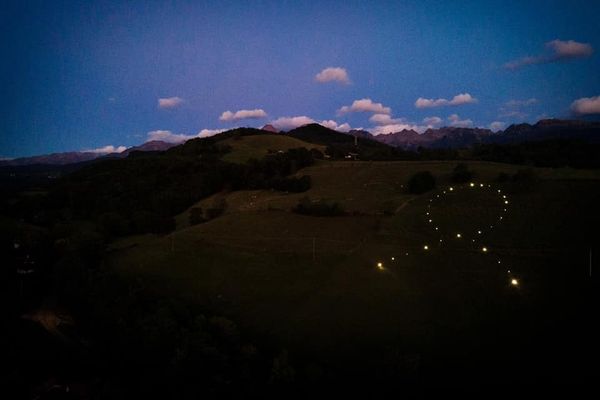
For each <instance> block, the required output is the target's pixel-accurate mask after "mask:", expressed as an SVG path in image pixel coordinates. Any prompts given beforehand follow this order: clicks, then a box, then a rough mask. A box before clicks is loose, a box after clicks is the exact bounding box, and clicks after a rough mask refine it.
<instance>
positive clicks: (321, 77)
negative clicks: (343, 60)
mask: <svg viewBox="0 0 600 400" xmlns="http://www.w3.org/2000/svg"><path fill="white" fill-rule="evenodd" d="M315 80H316V81H317V82H320V83H325V82H340V83H343V84H345V85H348V84H350V78H349V77H348V72H347V71H346V69H345V68H339V67H329V68H325V69H324V70H323V71H321V72H319V73H318V74H317V75H315Z"/></svg>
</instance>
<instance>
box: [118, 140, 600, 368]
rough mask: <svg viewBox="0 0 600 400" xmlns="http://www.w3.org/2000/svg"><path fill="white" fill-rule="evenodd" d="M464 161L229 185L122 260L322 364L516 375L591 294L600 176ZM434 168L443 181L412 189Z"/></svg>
mask: <svg viewBox="0 0 600 400" xmlns="http://www.w3.org/2000/svg"><path fill="white" fill-rule="evenodd" d="M246 139H247V138H244V140H246ZM455 165H456V164H455V163H454V162H327V161H323V162H320V163H318V164H316V165H315V166H312V167H309V168H306V169H304V170H302V171H299V172H298V175H305V174H306V175H310V176H311V178H312V188H311V189H310V190H309V191H308V192H305V193H300V194H286V193H280V192H273V191H240V192H231V193H221V194H219V195H217V197H224V198H226V201H227V204H228V208H227V211H226V213H225V214H224V215H223V216H221V217H219V218H216V219H214V220H211V221H209V222H206V223H203V224H200V225H196V226H193V227H190V226H189V223H188V221H187V218H188V216H187V213H183V214H182V215H180V216H179V217H178V230H176V231H175V232H174V233H172V234H170V235H167V236H162V237H157V236H144V237H140V238H129V239H124V240H123V241H121V245H119V243H113V248H114V250H113V251H112V252H111V256H110V259H109V263H110V265H111V266H113V267H114V268H115V269H116V270H118V271H120V272H121V273H122V274H123V276H126V277H132V278H135V279H140V280H142V281H143V282H144V284H145V285H148V286H149V287H152V288H155V289H157V290H158V291H159V292H161V293H164V294H165V295H168V296H178V297H181V298H183V299H185V300H186V301H189V302H193V303H195V304H198V305H201V306H203V307H206V308H209V309H211V310H215V311H218V312H219V313H223V314H224V315H230V316H232V317H234V318H235V319H236V320H237V321H239V322H240V324H241V326H242V327H243V328H244V329H247V330H248V331H249V332H251V333H252V334H254V335H256V336H257V337H263V338H268V339H269V340H270V341H271V342H272V343H276V344H277V345H279V346H281V347H284V348H287V349H289V350H290V354H291V356H292V357H294V358H295V359H296V360H297V361H298V362H300V360H302V361H304V362H307V363H314V364H316V365H318V366H320V367H322V368H323V369H325V370H328V368H332V369H335V370H338V371H340V370H344V368H347V369H349V371H350V373H358V372H357V371H363V372H364V370H368V371H370V372H372V373H376V371H385V372H382V373H383V375H385V376H388V375H389V374H391V375H392V376H394V374H397V375H406V374H409V375H410V374H419V373H423V371H436V370H437V369H439V368H443V366H449V367H450V366H452V365H454V367H456V368H455V369H454V370H453V372H452V373H450V374H449V375H448V376H449V377H452V376H454V374H455V373H456V374H459V372H460V370H461V368H466V366H465V365H467V364H468V365H469V367H472V366H473V365H472V364H473V363H476V362H482V365H481V367H480V368H479V367H478V368H476V369H477V370H478V371H479V372H478V373H480V374H481V375H482V376H485V375H486V372H489V371H491V370H493V371H495V373H498V370H500V372H501V373H507V374H509V372H508V371H509V369H506V370H504V369H503V368H504V367H503V366H504V365H505V363H509V364H511V365H512V368H511V369H510V371H511V373H513V374H514V373H515V371H516V370H520V369H523V370H526V369H527V368H529V367H531V365H529V364H527V363H526V362H521V363H520V364H519V363H515V360H516V359H520V357H523V358H526V357H525V355H531V357H529V358H527V359H528V360H529V359H536V360H537V361H539V360H540V359H542V358H543V357H546V356H548V357H550V358H551V355H550V354H548V353H546V352H545V351H544V349H543V348H541V347H540V346H541V344H537V345H535V346H532V345H531V342H530V340H533V338H534V337H537V336H536V335H543V334H545V333H544V332H545V329H550V328H552V329H557V328H556V326H555V325H557V326H562V325H564V324H565V321H566V320H568V319H569V318H570V316H572V315H573V314H572V311H569V310H570V307H576V306H577V307H578V306H580V303H581V302H584V301H585V300H586V298H585V296H586V292H585V290H584V289H583V288H585V287H586V285H587V278H588V276H587V274H588V264H587V257H588V248H589V246H590V243H591V241H592V240H593V239H592V238H591V237H590V235H591V234H593V233H590V232H593V225H594V224H596V223H598V221H599V218H598V212H597V210H596V207H597V204H598V199H600V190H599V185H598V183H600V181H599V180H600V173H598V172H592V171H576V170H567V169H561V170H552V169H535V174H536V175H537V176H538V177H539V180H538V181H536V182H534V183H531V184H530V185H529V186H528V187H516V186H514V185H508V184H498V183H495V179H496V177H497V176H498V174H499V173H500V172H506V173H509V174H513V173H515V172H516V171H517V170H519V169H522V167H518V166H513V165H504V164H494V163H485V162H472V163H469V167H470V169H471V170H472V171H474V172H475V173H476V176H475V177H474V178H473V181H474V182H475V183H476V186H475V187H470V186H469V185H468V184H462V185H456V184H453V183H451V182H450V176H451V172H452V169H453V168H454V166H455ZM422 170H429V171H431V172H432V173H433V174H434V175H435V176H436V178H437V184H438V188H437V189H436V190H435V191H433V192H429V193H426V194H424V195H420V196H415V195H411V194H408V193H407V191H406V184H407V181H408V179H409V178H410V176H412V175H413V174H414V173H415V172H417V171H422ZM481 183H483V184H484V187H481V186H480V184H481ZM450 187H452V188H453V190H452V191H450V189H449V188H450ZM498 190H500V191H501V192H498ZM444 191H445V192H446V193H444ZM438 195H439V196H440V197H437V196H438ZM504 195H506V196H507V199H504V198H503V197H502V196H504ZM304 196H309V197H310V198H311V199H315V200H317V199H327V200H331V201H336V202H339V203H340V204H341V205H342V206H343V208H344V209H345V210H346V211H348V212H349V213H350V215H348V216H343V217H311V216H303V215H297V214H294V213H292V212H291V208H292V207H293V206H294V205H295V204H296V203H297V202H298V200H299V199H300V198H302V197H304ZM505 200H507V201H509V204H504V201H505ZM213 201H214V198H208V199H205V200H204V201H202V202H200V203H199V205H200V206H203V207H205V206H207V205H208V204H210V202H213ZM505 208H506V210H507V211H504V209H505ZM427 213H429V215H428V214H427ZM500 216H502V220H500V218H499V217H500ZM430 218H431V219H432V221H433V222H432V223H429V222H428V219H430ZM491 226H493V228H490V227H491ZM435 227H438V230H437V231H436V230H435ZM479 230H481V231H482V234H478V233H477V231H479ZM458 233H460V234H461V238H458V237H457V234H458ZM595 237H597V236H595ZM440 239H442V241H441V242H440ZM473 239H475V242H473ZM424 246H427V247H428V249H427V250H425V248H424ZM483 247H486V249H487V252H484V251H483V250H482V249H483ZM498 261H500V263H498ZM378 263H382V265H381V267H378ZM509 270H510V272H509ZM512 279H516V280H517V282H518V284H517V285H513V284H511V281H512ZM570 313H571V314H570ZM561 324H562V325H561ZM561 329H562V328H561ZM556 333H557V331H556V330H555V331H553V334H556ZM587 334H591V333H590V332H588V333H584V334H583V335H582V342H581V343H576V344H571V346H573V348H572V349H571V350H573V349H576V350H580V349H579V347H580V346H583V345H584V344H583V343H585V338H586V337H587V336H586V335H587ZM517 337H518V341H517V342H514V341H513V340H515V338H517ZM555 351H556V352H558V353H560V352H563V351H567V350H566V349H565V348H563V347H561V346H558V347H557V348H556V349H555ZM558 353H557V354H558ZM560 354H562V353H560ZM540 357H541V358H540ZM356 359H360V360H361V362H360V365H356V362H353V360H354V361H355V360H356ZM482 359H484V360H486V361H485V363H484V362H483V361H481V360H482ZM537 361H536V362H537ZM513 364H514V365H513ZM350 365H351V366H350ZM457 365H458V366H457ZM536 365H537V364H536ZM547 368H548V369H549V370H550V369H551V368H553V366H552V364H551V363H549V364H547ZM561 368H564V366H563V367H561ZM538 372H539V373H540V374H542V375H543V374H544V371H543V370H542V371H538ZM565 373H567V374H568V373H573V374H575V373H577V366H573V367H572V369H571V370H570V371H565ZM449 379H450V378H449ZM482 379H483V378H482Z"/></svg>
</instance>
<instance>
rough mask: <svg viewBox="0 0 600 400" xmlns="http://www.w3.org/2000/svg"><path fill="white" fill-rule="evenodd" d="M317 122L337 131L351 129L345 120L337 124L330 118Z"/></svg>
mask: <svg viewBox="0 0 600 400" xmlns="http://www.w3.org/2000/svg"><path fill="white" fill-rule="evenodd" d="M319 124H321V125H323V126H324V127H326V128H329V129H333V130H334V131H338V132H348V131H349V130H350V129H352V128H351V127H350V124H348V123H347V122H346V123H343V124H341V125H339V124H338V123H337V122H336V121H334V120H332V119H328V120H323V121H321V122H319Z"/></svg>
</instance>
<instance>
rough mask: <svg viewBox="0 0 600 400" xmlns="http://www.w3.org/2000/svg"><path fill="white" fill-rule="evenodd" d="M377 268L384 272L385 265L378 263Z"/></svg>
mask: <svg viewBox="0 0 600 400" xmlns="http://www.w3.org/2000/svg"><path fill="white" fill-rule="evenodd" d="M377 268H378V269H380V270H383V263H381V262H378V263H377Z"/></svg>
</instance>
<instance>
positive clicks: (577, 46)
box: [546, 39, 594, 59]
mask: <svg viewBox="0 0 600 400" xmlns="http://www.w3.org/2000/svg"><path fill="white" fill-rule="evenodd" d="M546 47H547V48H549V49H551V50H552V51H553V52H554V56H555V57H556V58H557V59H562V58H579V57H589V56H591V55H592V53H593V52H594V49H593V48H592V46H591V45H589V44H588V43H579V42H576V41H574V40H566V41H565V40H558V39H556V40H552V41H550V42H548V43H546Z"/></svg>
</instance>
